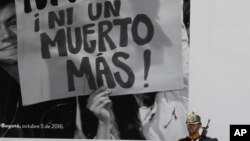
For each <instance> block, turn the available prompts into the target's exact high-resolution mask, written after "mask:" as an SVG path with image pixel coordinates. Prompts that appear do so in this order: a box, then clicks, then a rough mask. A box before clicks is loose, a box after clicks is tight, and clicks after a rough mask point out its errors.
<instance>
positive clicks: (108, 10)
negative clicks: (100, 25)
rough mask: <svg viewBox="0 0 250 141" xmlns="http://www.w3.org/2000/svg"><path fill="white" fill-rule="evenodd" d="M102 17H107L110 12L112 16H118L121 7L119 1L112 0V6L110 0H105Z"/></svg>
mask: <svg viewBox="0 0 250 141" xmlns="http://www.w3.org/2000/svg"><path fill="white" fill-rule="evenodd" d="M104 7H105V8H104V18H108V17H110V16H111V13H112V14H113V16H114V17H117V16H120V8H121V1H120V0H115V1H114V7H113V5H112V3H111V1H105V2H104Z"/></svg>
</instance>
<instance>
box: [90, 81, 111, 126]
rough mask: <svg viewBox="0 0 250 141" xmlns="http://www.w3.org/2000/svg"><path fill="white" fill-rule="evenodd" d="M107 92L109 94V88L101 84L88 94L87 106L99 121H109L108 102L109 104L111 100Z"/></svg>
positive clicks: (109, 108)
mask: <svg viewBox="0 0 250 141" xmlns="http://www.w3.org/2000/svg"><path fill="white" fill-rule="evenodd" d="M109 94H111V90H110V89H107V88H106V87H104V86H103V87H101V88H99V89H97V90H96V91H94V92H93V93H92V94H90V97H89V98H88V104H87V108H88V109H89V110H90V111H91V112H93V113H94V115H95V116H96V117H97V118H98V119H99V121H100V122H105V123H106V122H109V121H110V117H111V114H110V111H111V107H110V106H108V104H111V100H110V99H109V97H108V95H109Z"/></svg>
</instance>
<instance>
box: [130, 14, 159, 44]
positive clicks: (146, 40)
mask: <svg viewBox="0 0 250 141" xmlns="http://www.w3.org/2000/svg"><path fill="white" fill-rule="evenodd" d="M140 23H144V24H145V25H146V27H147V29H148V31H147V35H146V37H145V38H142V37H140V36H139V34H138V33H139V32H138V26H139V24H140ZM131 30H132V31H131V32H132V37H133V40H134V42H135V43H136V44H137V45H145V44H147V43H149V42H150V41H151V40H152V38H153V36H154V26H153V23H152V21H151V20H150V18H149V17H148V16H147V15H145V14H139V15H137V16H136V17H135V19H134V21H133V24H132V29H131Z"/></svg>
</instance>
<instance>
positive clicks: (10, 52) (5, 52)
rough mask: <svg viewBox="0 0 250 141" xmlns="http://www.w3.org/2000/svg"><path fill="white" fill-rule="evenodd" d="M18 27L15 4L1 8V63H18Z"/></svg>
mask: <svg viewBox="0 0 250 141" xmlns="http://www.w3.org/2000/svg"><path fill="white" fill-rule="evenodd" d="M16 31H17V26H16V11H15V5H14V3H10V4H8V5H7V6H5V7H2V8H0V63H3V64H15V63H16V62H17V35H16Z"/></svg>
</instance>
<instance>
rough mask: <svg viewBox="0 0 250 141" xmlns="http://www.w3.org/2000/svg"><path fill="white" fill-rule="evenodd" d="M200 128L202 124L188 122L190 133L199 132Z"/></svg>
mask: <svg viewBox="0 0 250 141" xmlns="http://www.w3.org/2000/svg"><path fill="white" fill-rule="evenodd" d="M200 128H201V125H200V124H187V129H188V132H189V134H190V135H193V134H195V133H197V132H199V130H200Z"/></svg>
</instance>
